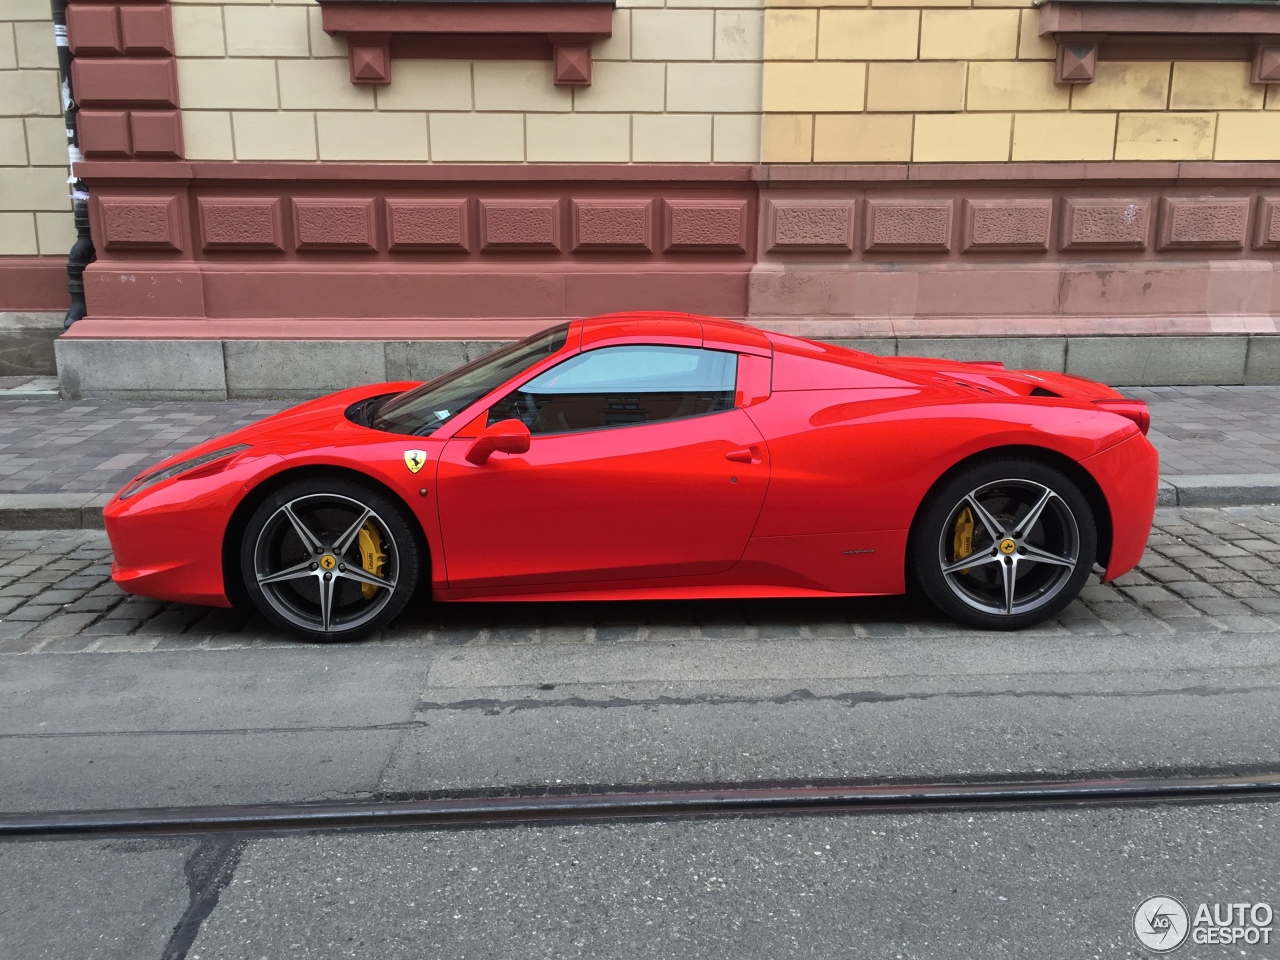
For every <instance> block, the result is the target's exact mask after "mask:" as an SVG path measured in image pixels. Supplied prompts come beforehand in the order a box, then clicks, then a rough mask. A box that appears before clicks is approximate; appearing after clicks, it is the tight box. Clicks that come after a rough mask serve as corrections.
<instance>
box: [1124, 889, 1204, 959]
mask: <svg viewBox="0 0 1280 960" xmlns="http://www.w3.org/2000/svg"><path fill="white" fill-rule="evenodd" d="M1190 922H1191V921H1190V918H1189V917H1188V916H1187V908H1186V907H1184V906H1183V905H1182V904H1181V903H1179V902H1178V901H1177V900H1175V899H1173V897H1151V898H1150V899H1147V900H1144V901H1143V902H1142V903H1141V904H1139V905H1138V909H1137V910H1135V911H1134V913H1133V932H1134V933H1135V934H1136V935H1137V937H1138V942H1139V943H1141V944H1142V945H1143V946H1144V947H1146V948H1147V949H1148V950H1150V951H1152V952H1153V953H1168V952H1169V951H1170V950H1176V949H1177V948H1178V947H1180V946H1182V942H1183V941H1184V940H1186V939H1187V929H1188V927H1189V926H1190Z"/></svg>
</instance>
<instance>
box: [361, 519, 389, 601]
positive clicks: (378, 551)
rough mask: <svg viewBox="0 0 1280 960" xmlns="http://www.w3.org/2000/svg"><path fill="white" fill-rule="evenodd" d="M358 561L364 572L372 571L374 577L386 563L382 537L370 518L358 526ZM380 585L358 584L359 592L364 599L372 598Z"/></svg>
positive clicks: (378, 574)
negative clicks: (361, 525)
mask: <svg viewBox="0 0 1280 960" xmlns="http://www.w3.org/2000/svg"><path fill="white" fill-rule="evenodd" d="M360 562H361V565H362V566H363V567H364V569H365V573H372V574H373V575H374V576H375V577H380V576H382V568H383V567H384V566H385V565H386V562H387V555H386V554H385V553H383V552H382V537H380V536H379V535H378V530H377V528H376V527H374V525H373V521H372V520H370V521H368V522H367V523H365V525H364V526H363V527H361V528H360ZM381 589H382V588H381V587H375V586H374V585H373V584H372V583H362V584H360V592H361V593H363V594H364V598H365V599H366V600H372V599H373V595H374V594H375V593H377V592H378V591H379V590H381Z"/></svg>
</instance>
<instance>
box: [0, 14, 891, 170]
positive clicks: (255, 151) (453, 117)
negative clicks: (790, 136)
mask: <svg viewBox="0 0 1280 960" xmlns="http://www.w3.org/2000/svg"><path fill="white" fill-rule="evenodd" d="M27 2H29V0H0V4H13V3H19V4H21V3H27ZM765 15H766V10H765V9H764V3H763V0H666V2H664V0H620V2H619V3H618V8H617V9H616V10H615V11H614V19H613V35H612V36H611V37H610V38H608V39H607V40H603V41H601V42H599V43H596V44H595V45H594V46H593V49H592V57H593V61H594V65H593V82H592V83H591V84H590V85H589V86H583V87H570V86H556V85H555V83H554V82H553V76H552V65H551V63H550V61H549V60H539V61H520V60H474V61H473V60H434V59H433V60H402V59H396V60H394V61H393V63H392V66H391V77H392V80H391V83H390V84H387V85H378V86H372V85H362V84H361V85H358V84H353V83H351V80H350V76H349V72H348V64H347V44H346V41H345V40H343V39H340V38H339V39H335V38H333V37H331V36H329V35H328V34H326V33H325V32H324V30H323V25H322V20H321V16H320V8H319V6H318V4H316V3H315V2H314V0H296V2H295V0H288V2H286V0H275V2H272V0H235V2H232V3H223V2H208V0H173V23H174V39H175V41H176V44H177V55H178V72H179V84H180V94H181V98H182V111H183V131H184V137H185V140H186V149H187V155H188V157H190V158H191V159H201V160H214V159H217V160H307V159H310V160H319V161H325V160H353V161H354V160H368V161H403V160H414V161H418V162H423V161H427V162H444V163H461V162H484V161H491V162H507V163H509V162H530V163H539V162H573V161H577V162H592V163H600V162H608V163H627V162H639V163H651V162H682V163H690V162H694V163H755V162H758V161H759V160H760V155H761V154H760V151H761V143H762V131H761V112H762V111H761V85H762V82H763V79H762V63H763V61H764V58H765V52H764V45H765V36H766V33H767V31H766V29H765V22H764V21H765ZM815 30H816V27H815ZM815 36H816V33H815ZM15 49H16V48H15ZM3 50H4V46H3V44H0V56H3V52H2V51H3ZM0 62H3V61H0ZM852 73H862V74H865V68H864V67H862V66H858V67H856V68H849V67H847V66H845V65H836V69H834V70H827V71H826V72H825V74H824V71H823V70H818V71H817V72H816V73H815V76H817V77H818V78H819V79H823V77H824V76H826V75H829V76H830V77H831V79H833V80H835V81H836V82H835V83H834V85H833V86H834V89H835V90H837V91H838V93H837V94H835V95H834V98H833V100H832V101H831V102H832V105H833V106H834V107H836V108H839V109H849V108H851V107H855V106H856V108H857V109H859V110H861V109H862V103H861V100H862V97H863V92H862V89H861V86H859V87H858V88H857V89H856V90H850V89H847V87H848V83H847V75H850V74H852ZM861 82H862V80H861V79H857V80H856V83H858V84H861ZM855 101H856V102H855ZM344 113H350V114H352V115H353V117H348V118H345V119H344V117H343V116H342V114H344Z"/></svg>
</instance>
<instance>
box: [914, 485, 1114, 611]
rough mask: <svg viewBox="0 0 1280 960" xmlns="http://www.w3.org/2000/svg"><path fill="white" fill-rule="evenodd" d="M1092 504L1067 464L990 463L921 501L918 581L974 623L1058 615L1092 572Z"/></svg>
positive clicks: (916, 547) (938, 603)
mask: <svg viewBox="0 0 1280 960" xmlns="http://www.w3.org/2000/svg"><path fill="white" fill-rule="evenodd" d="M1097 546H1098V537H1097V528H1096V526H1095V522H1094V517H1093V511H1092V510H1091V509H1090V507H1089V501H1088V500H1087V499H1086V498H1085V496H1084V494H1083V493H1081V492H1080V489H1079V487H1077V486H1076V484H1075V483H1073V482H1072V481H1071V480H1070V479H1069V478H1068V477H1067V476H1065V475H1064V474H1063V473H1062V472H1061V471H1059V470H1056V469H1054V468H1053V467H1050V466H1048V465H1046V464H1043V463H1036V462H1035V461H1029V460H994V461H989V462H986V463H982V464H979V465H976V466H974V467H971V468H969V469H967V470H965V471H963V472H961V473H960V474H959V475H957V476H956V477H954V478H952V479H951V480H950V481H949V482H948V483H947V484H946V485H944V486H943V487H942V489H940V490H938V491H937V492H936V493H935V494H934V496H933V497H932V498H931V500H930V501H929V502H928V503H927V504H925V507H924V512H923V513H922V514H921V516H920V518H919V521H918V523H917V526H916V528H915V529H914V530H913V536H912V544H911V560H910V562H911V564H912V573H913V575H914V576H913V579H914V581H915V583H916V584H918V585H919V587H920V589H921V590H922V591H923V592H924V594H925V596H926V597H928V599H929V600H930V601H932V602H933V604H934V605H935V606H937V607H938V608H939V609H940V610H942V612H943V613H945V614H947V615H948V616H950V617H952V618H953V619H955V620H957V621H959V622H960V623H963V624H965V625H968V626H973V627H980V628H986V629H997V630H1016V629H1019V628H1021V627H1029V626H1032V625H1034V624H1037V623H1040V622H1041V621H1044V620H1047V619H1048V618H1049V617H1052V616H1054V615H1055V614H1057V613H1059V612H1060V611H1061V610H1062V609H1063V608H1064V607H1066V606H1067V604H1069V603H1071V601H1072V600H1074V599H1075V598H1076V596H1077V595H1078V594H1079V593H1080V590H1081V588H1082V587H1083V586H1084V584H1085V581H1086V580H1087V579H1088V577H1089V573H1090V571H1091V570H1092V569H1093V561H1094V557H1095V555H1096V553H1097Z"/></svg>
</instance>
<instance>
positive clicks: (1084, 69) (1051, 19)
mask: <svg viewBox="0 0 1280 960" xmlns="http://www.w3.org/2000/svg"><path fill="white" fill-rule="evenodd" d="M1039 7H1040V36H1042V37H1048V38H1050V39H1052V40H1053V41H1054V42H1055V43H1056V44H1057V46H1058V55H1057V61H1056V65H1055V68H1054V80H1055V81H1056V82H1057V83H1092V82H1093V78H1094V76H1095V74H1096V72H1097V66H1098V61H1099V60H1246V61H1252V63H1253V71H1252V74H1251V80H1252V82H1253V83H1280V3H1276V2H1274V0H1254V2H1250V0H1244V2H1239V0H1232V2H1213V0H1209V2H1205V0H1195V2H1188V0H1141V2H1132V0H1129V2H1117V0H1042V2H1041V3H1040V4H1039Z"/></svg>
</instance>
